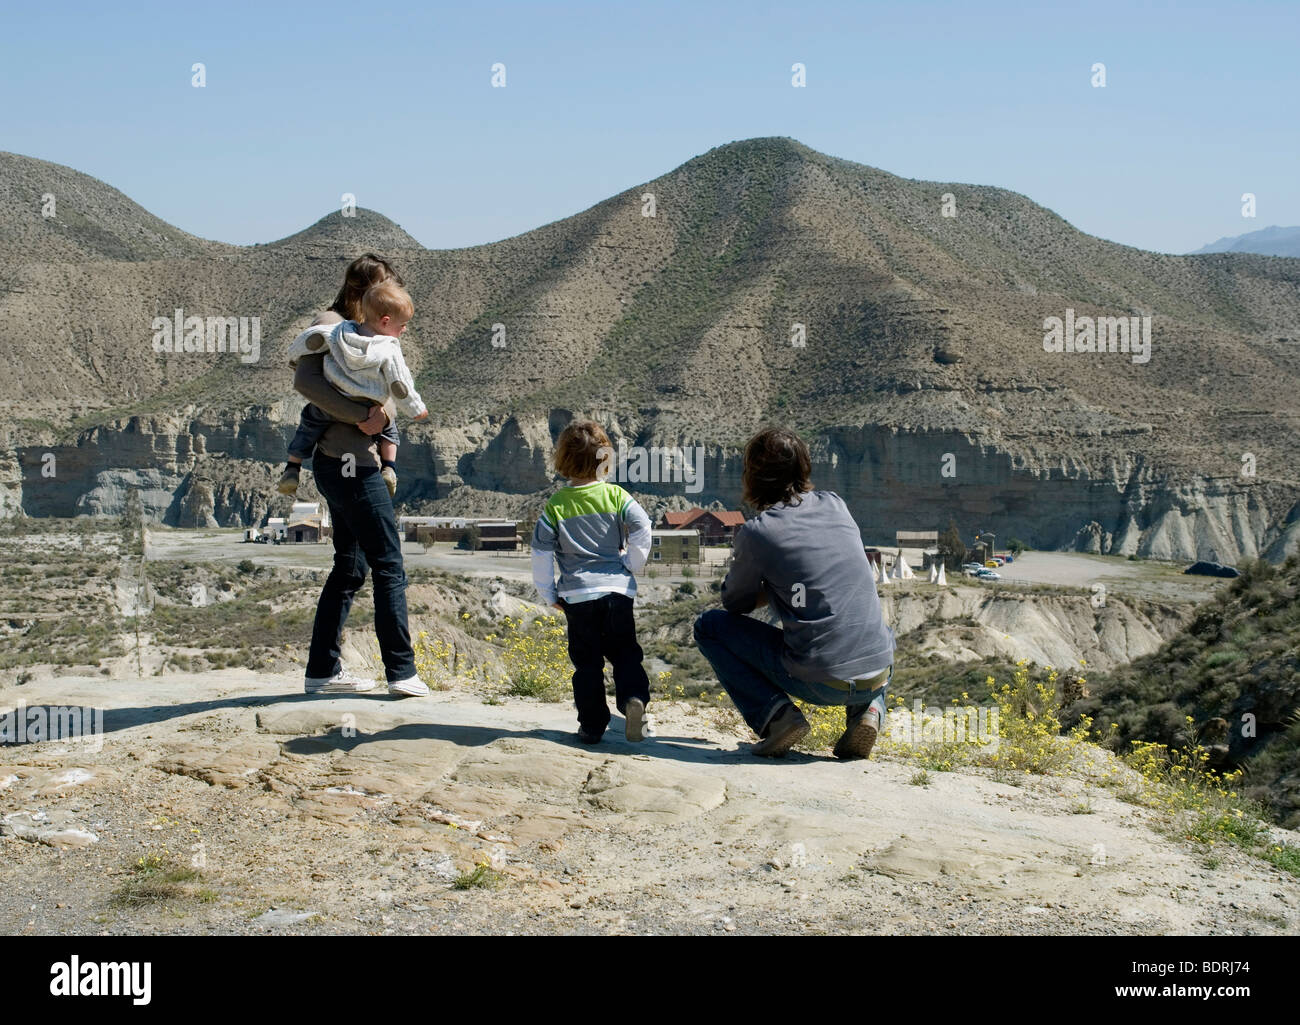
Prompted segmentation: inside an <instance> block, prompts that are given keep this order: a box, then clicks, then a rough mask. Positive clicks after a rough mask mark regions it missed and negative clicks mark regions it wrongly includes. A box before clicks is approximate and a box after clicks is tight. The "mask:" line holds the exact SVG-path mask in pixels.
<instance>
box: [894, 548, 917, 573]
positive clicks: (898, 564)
mask: <svg viewBox="0 0 1300 1025" xmlns="http://www.w3.org/2000/svg"><path fill="white" fill-rule="evenodd" d="M914 576H916V574H915V573H913V572H912V567H911V566H909V565H908V564H907V560H906V559H904V558H903V549H901V548H900V549H899V550H898V558H897V559H896V560H894V579H895V580H911V579H912V578H913V577H914Z"/></svg>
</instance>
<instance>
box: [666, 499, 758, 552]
mask: <svg viewBox="0 0 1300 1025" xmlns="http://www.w3.org/2000/svg"><path fill="white" fill-rule="evenodd" d="M744 523H745V516H744V514H743V513H741V512H736V511H733V510H730V509H721V510H717V509H698V508H697V509H686V510H683V511H680V512H679V511H676V510H673V511H670V512H666V513H664V515H663V519H662V520H661V521H660V524H659V527H660V529H661V530H694V531H696V532H697V533H698V534H699V536H700V543H701V544H706V545H721V544H730V543H731V541H732V539H733V538H734V537H735V536H736V531H737V529H739V528H740V527H742V526H743V525H744Z"/></svg>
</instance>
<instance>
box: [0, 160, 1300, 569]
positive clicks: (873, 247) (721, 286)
mask: <svg viewBox="0 0 1300 1025" xmlns="http://www.w3.org/2000/svg"><path fill="white" fill-rule="evenodd" d="M0 176H2V179H3V180H2V181H0V194H3V195H4V196H5V197H6V198H9V199H10V200H11V201H10V202H8V203H6V204H5V205H4V207H3V208H0V268H3V269H0V313H3V316H0V373H3V374H4V375H5V377H6V379H7V380H9V381H11V382H12V385H11V389H10V391H9V392H8V394H9V395H12V396H13V397H12V398H7V399H6V400H4V402H3V403H0V508H4V509H7V510H8V511H17V510H20V509H21V510H23V511H25V512H27V513H28V514H31V515H52V514H54V515H69V514H73V513H76V512H103V513H113V512H116V511H119V510H120V508H121V504H122V502H123V501H124V496H125V494H126V493H127V491H128V490H129V489H137V490H139V491H140V492H141V495H142V498H143V499H144V501H145V506H146V509H147V510H148V512H149V513H150V514H151V515H152V516H155V517H158V518H161V519H163V520H165V521H167V522H170V523H179V524H190V523H209V522H215V523H222V524H235V523H242V522H246V521H248V520H252V519H256V518H259V517H261V516H262V515H264V514H265V513H266V512H267V510H268V508H271V507H273V506H274V501H276V500H274V499H273V498H272V497H271V487H270V485H271V482H272V480H273V470H274V467H275V466H276V465H277V464H279V463H280V462H282V460H283V456H284V445H285V442H286V440H287V438H288V437H289V435H290V434H291V433H292V430H293V426H294V424H295V422H296V416H297V410H298V408H299V401H298V400H297V399H296V397H295V396H294V395H293V393H292V391H291V388H290V374H289V371H288V369H287V367H286V366H285V365H284V362H283V359H282V358H281V355H280V354H281V352H282V351H283V346H284V345H285V344H286V343H287V342H288V341H289V339H291V338H292V337H293V335H294V334H295V333H296V332H297V331H299V330H301V328H302V327H304V326H305V325H306V324H307V323H308V322H309V320H310V318H311V316H312V314H313V313H314V312H315V311H317V310H319V309H320V308H322V307H324V306H325V305H327V304H328V302H329V301H330V300H331V299H332V297H333V295H334V293H335V291H336V290H337V288H338V284H339V281H340V279H341V277H342V272H343V269H344V267H345V266H346V264H347V262H348V261H349V260H350V259H352V258H353V257H354V256H356V255H357V254H359V253H362V252H365V251H367V250H370V249H375V250H377V251H379V252H381V253H383V254H384V255H386V256H387V257H389V258H390V259H392V260H393V261H394V263H395V264H396V265H397V267H398V268H399V270H400V271H401V273H402V274H403V276H404V277H405V279H406V281H407V284H408V286H409V287H410V290H411V293H412V296H413V298H414V300H415V304H416V318H415V320H414V321H413V322H412V325H411V327H410V328H408V330H407V333H406V334H405V335H404V336H403V345H404V348H405V350H406V353H407V358H408V361H409V362H410V364H411V366H412V368H413V370H414V372H415V373H416V374H417V379H418V382H419V384H420V387H421V389H422V391H423V392H424V397H425V400H426V402H427V403H428V405H429V407H430V409H431V410H432V415H431V417H430V420H429V421H428V422H427V423H424V424H418V425H403V431H404V444H403V446H402V452H401V456H400V460H399V463H400V471H401V476H402V488H401V490H400V491H399V493H398V498H399V501H400V502H402V503H404V504H405V506H406V508H407V509H410V510H414V509H416V508H419V509H423V510H439V511H452V510H456V511H464V512H478V513H483V514H493V515H524V514H526V513H528V512H529V511H535V508H536V506H537V505H538V502H539V495H540V494H541V493H542V492H544V491H545V490H546V489H547V488H548V487H549V486H550V484H551V480H552V476H551V468H550V466H549V464H548V462H547V457H548V454H549V449H550V445H551V441H552V439H553V437H554V436H555V434H556V432H557V431H558V430H559V429H560V428H561V427H562V426H563V424H564V423H566V422H567V421H568V420H569V419H570V418H571V417H573V416H575V415H585V416H592V417H595V418H597V419H600V420H601V421H602V422H604V423H605V424H606V425H607V427H608V428H609V429H610V430H611V433H612V436H614V437H615V438H622V439H625V440H626V441H627V442H628V443H629V444H639V445H647V446H648V445H660V446H678V445H682V446H691V447H694V446H700V447H701V448H702V449H703V453H704V463H703V465H704V473H703V487H702V490H701V491H699V492H697V493H684V489H683V486H682V484H681V483H671V482H666V483H654V482H633V483H631V484H630V485H629V487H630V489H631V490H632V491H633V492H634V493H637V494H639V495H640V496H642V498H643V500H644V502H645V504H646V505H647V506H648V507H649V508H650V510H651V511H652V513H654V512H658V511H660V510H661V509H662V508H664V507H668V506H673V507H685V506H686V505H691V504H707V503H709V502H712V501H720V502H722V503H724V504H726V505H727V506H730V507H735V505H736V504H737V502H738V499H739V492H740V449H741V446H742V445H743V442H744V440H745V438H746V437H747V436H748V435H749V434H750V433H751V432H752V431H753V430H754V429H755V428H756V427H757V426H759V425H760V424H763V423H769V422H782V423H786V424H788V425H791V426H793V427H795V428H797V429H798V430H800V431H802V432H803V433H804V434H805V436H806V437H808V439H809V441H810V444H811V446H812V449H813V453H814V460H815V467H814V479H815V481H816V482H817V484H818V485H819V486H822V487H827V488H832V489H834V490H836V491H838V492H840V494H842V495H843V496H844V497H845V498H846V500H847V501H848V502H849V503H850V506H851V508H852V509H853V512H854V514H855V516H856V517H857V518H858V521H859V523H860V524H861V526H862V527H863V530H864V534H865V535H866V536H867V537H868V538H869V539H874V540H882V541H888V540H890V539H892V536H893V532H894V531H895V530H896V529H925V528H940V529H941V528H942V527H944V526H945V525H946V524H947V522H948V520H949V519H950V518H955V519H956V520H957V522H958V524H959V525H960V526H961V527H962V529H963V530H965V531H969V530H973V529H975V528H977V527H978V528H981V529H990V530H996V532H997V533H998V534H999V535H1000V536H1003V537H1011V536H1016V537H1019V538H1020V539H1022V540H1024V541H1025V542H1027V543H1028V544H1030V545H1032V546H1034V547H1040V548H1058V547H1080V548H1085V549H1089V550H1095V551H1106V552H1118V553H1124V554H1128V553H1140V554H1146V555H1154V556H1160V557H1170V558H1193V557H1197V558H1213V559H1215V560H1216V561H1224V562H1235V561H1237V560H1239V559H1241V558H1244V557H1253V556H1255V555H1258V554H1268V555H1269V556H1270V557H1272V558H1280V557H1281V556H1282V555H1284V554H1285V553H1286V552H1287V551H1290V550H1294V548H1295V546H1296V543H1297V540H1298V539H1300V504H1297V503H1298V500H1300V475H1298V474H1297V472H1296V461H1295V458H1294V454H1293V453H1294V451H1295V449H1296V446H1297V442H1298V441H1300V437H1297V434H1298V431H1297V413H1298V412H1300V402H1298V401H1297V396H1298V395H1300V353H1298V352H1297V340H1298V339H1300V334H1298V333H1297V329H1296V326H1295V325H1296V324H1297V323H1298V322H1300V264H1297V263H1295V262H1293V261H1290V260H1285V259H1279V258H1271V257H1264V256H1255V255H1246V254H1235V253H1233V254H1211V255H1204V256H1170V255H1163V254H1156V253H1149V252H1145V251H1142V250H1138V249H1132V248H1129V247H1125V246H1120V245H1116V244H1114V243H1111V242H1106V241H1103V240H1101V239H1097V238H1093V237H1091V236H1088V235H1085V234H1083V233H1081V232H1079V231H1077V230H1076V229H1074V228H1073V227H1071V226H1070V225H1069V224H1068V223H1066V222H1065V221H1064V220H1062V219H1061V218H1060V217H1058V216H1057V215H1056V214H1054V213H1052V212H1051V211H1049V210H1046V209H1044V208H1043V207H1040V206H1037V205H1036V204H1034V203H1033V202H1031V201H1030V200H1029V199H1027V198H1025V197H1024V196H1020V195H1017V194H1016V193H1012V192H1007V191H1005V190H1002V189H996V188H992V187H988V186H972V185H961V184H953V183H933V182H921V181H913V180H908V179H903V178H898V177H896V176H894V175H890V174H887V173H885V172H883V171H879V170H876V169H873V168H870V167H866V166H863V165H861V164H855V163H851V162H848V161H845V160H839V159H836V158H834V157H830V156H826V155H824V154H821V153H817V152H815V151H814V150H811V149H809V148H807V147H806V146H803V145H801V144H800V143H798V142H795V141H793V140H790V139H779V138H777V139H752V140H747V141H744V142H736V143H731V144H728V145H725V146H719V147H717V148H715V149H712V150H710V151H709V152H707V153H705V154H703V155H701V156H699V157H696V158H695V159H693V160H690V161H688V162H687V163H685V164H683V165H682V166H680V167H678V168H676V169H675V170H673V171H670V172H668V173H667V174H664V175H662V176H660V177H658V178H655V179H653V180H651V181H649V182H646V183H645V184H643V185H638V186H637V187H635V188H632V189H628V190H627V191H626V192H623V193H621V194H619V195H617V196H614V197H611V198H610V199H607V200H605V201H604V202H601V203H599V204H597V205H596V206H593V207H592V208H590V209H588V210H585V211H583V212H581V213H578V214H576V215H574V216H572V217H569V218H566V219H564V220H560V221H556V222H554V223H552V224H547V225H544V226H542V227H539V228H537V229H535V230H533V231H530V232H527V233H525V234H523V235H519V236H517V237H514V238H510V239H505V240H503V241H500V242H496V243H492V244H490V245H482V246H474V247H470V248H465V249H456V250H428V249H424V248H423V247H421V246H419V245H418V243H416V242H415V240H414V239H411V238H410V236H408V235H406V233H405V232H402V231H401V229H400V228H399V227H397V225H395V224H393V223H392V222H391V221H389V220H388V219H387V218H384V217H382V216H381V215H380V214H377V213H373V212H370V211H364V210H358V211H357V212H356V216H355V217H350V218H345V217H343V216H342V215H341V214H340V213H337V212H336V213H333V214H330V215H327V216H326V217H324V218H322V219H321V220H320V221H319V222H317V224H315V225H313V226H312V227H310V228H308V229H306V230H305V231H303V232H300V233H298V234H297V235H293V236H290V237H289V238H285V239H281V240H280V241H278V242H273V243H269V244H265V245H258V246H249V247H241V246H228V245H222V244H218V243H212V242H205V241H203V240H200V239H195V238H193V237H192V236H189V235H186V234H185V233H183V232H180V231H178V230H176V229H173V228H170V227H169V226H167V225H165V224H163V223H162V222H160V221H157V219H155V218H152V217H150V215H148V214H147V213H146V212H145V211H143V210H142V209H140V208H139V207H138V206H135V205H134V204H133V203H131V202H130V201H129V200H127V199H126V198H125V197H123V196H121V194H120V193H117V192H116V191H114V190H112V189H111V188H109V187H108V186H106V185H104V184H102V183H100V182H96V181H94V180H93V179H90V178H87V177H85V176H84V175H79V174H77V172H74V171H71V170H69V169H66V168H58V167H56V166H55V165H51V164H45V163H43V162H41V161H34V160H30V159H29V158H25V157H19V156H14V155H5V156H4V157H3V158H2V159H0ZM49 192H53V193H54V194H55V195H56V196H58V197H61V198H59V200H58V214H57V218H56V220H57V221H58V222H59V223H57V224H51V223H49V220H50V219H47V218H42V217H41V199H40V197H41V195H42V194H45V193H49ZM647 194H649V195H652V196H653V197H654V200H653V202H654V209H653V211H651V210H650V209H649V206H648V201H647V200H646V199H645V198H644V197H646V196H647ZM949 195H950V196H951V203H949V204H948V209H949V211H950V212H952V213H954V214H955V216H944V212H945V211H944V205H945V197H947V196H949ZM650 212H653V214H654V216H645V214H646V213H650ZM177 309H181V310H183V312H184V315H186V316H191V315H194V316H203V317H207V316H214V317H234V318H247V319H248V320H249V321H250V322H251V321H252V318H257V323H258V325H259V326H260V342H261V352H260V358H259V359H258V360H257V361H256V362H251V363H245V362H241V361H240V359H239V358H238V357H236V356H233V355H231V354H219V353H213V354H206V353H184V352H179V353H177V352H173V353H166V352H164V353H158V352H155V351H154V347H153V345H152V344H151V339H152V338H153V328H152V325H153V323H154V318H156V317H160V318H164V319H168V318H172V317H173V316H174V311H175V310H177ZM1053 317H1055V318H1059V319H1060V320H1062V321H1066V320H1072V319H1073V318H1075V317H1078V318H1085V317H1088V318H1097V317H1107V318H1132V317H1136V318H1139V320H1138V322H1137V323H1138V325H1139V326H1140V325H1141V323H1142V321H1141V319H1140V318H1144V317H1150V340H1151V348H1150V358H1149V361H1145V362H1143V361H1141V357H1140V355H1139V354H1130V353H1123V352H1106V353H1101V354H1099V353H1095V352H1094V353H1065V352H1047V351H1045V347H1044V334H1045V327H1046V326H1047V325H1048V324H1049V323H1050V321H1049V320H1048V318H1053ZM1080 324H1082V320H1080ZM33 325H39V330H37V329H35V328H34V326H33ZM494 325H501V328H494ZM796 325H803V330H804V334H802V335H800V334H799V333H798V331H799V329H798V327H797V326H796ZM502 332H504V333H503V334H502ZM51 339H54V340H56V343H57V344H56V346H55V351H56V353H57V358H56V359H54V360H52V359H51V345H50V341H51ZM494 340H495V341H496V342H497V343H498V344H495V345H494ZM502 343H503V344H502ZM51 459H53V464H52V465H53V466H54V467H55V469H54V471H53V472H52V473H51V472H50V469H49V468H50V466H51ZM1246 471H1250V473H1247V472H1246Z"/></svg>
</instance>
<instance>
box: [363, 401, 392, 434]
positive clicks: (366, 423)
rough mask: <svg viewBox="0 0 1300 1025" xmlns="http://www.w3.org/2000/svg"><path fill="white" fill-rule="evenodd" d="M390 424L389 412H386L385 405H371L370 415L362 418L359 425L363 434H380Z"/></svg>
mask: <svg viewBox="0 0 1300 1025" xmlns="http://www.w3.org/2000/svg"><path fill="white" fill-rule="evenodd" d="M387 426H388V414H387V413H385V412H384V407H383V406H371V407H370V415H369V416H367V417H366V418H365V419H364V420H362V421H361V422H360V423H359V424H357V427H359V428H360V429H361V432H362V433H363V434H371V435H373V434H378V433H379V432H380V431H382V430H383V429H384V428H385V427H387Z"/></svg>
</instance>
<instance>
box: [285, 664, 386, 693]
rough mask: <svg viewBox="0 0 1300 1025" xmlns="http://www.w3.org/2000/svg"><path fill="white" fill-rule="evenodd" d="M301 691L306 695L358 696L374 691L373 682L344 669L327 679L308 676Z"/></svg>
mask: <svg viewBox="0 0 1300 1025" xmlns="http://www.w3.org/2000/svg"><path fill="white" fill-rule="evenodd" d="M303 689H304V690H305V691H306V692H307V693H308V694H360V693H363V692H364V691H368V690H374V689H375V681H374V680H363V679H362V678H361V677H359V676H353V675H352V674H351V673H349V672H348V671H347V670H346V669H340V670H339V671H338V672H337V673H335V674H334V675H333V676H330V677H328V678H322V677H315V676H308V677H307V678H306V679H305V680H304V681H303Z"/></svg>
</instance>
